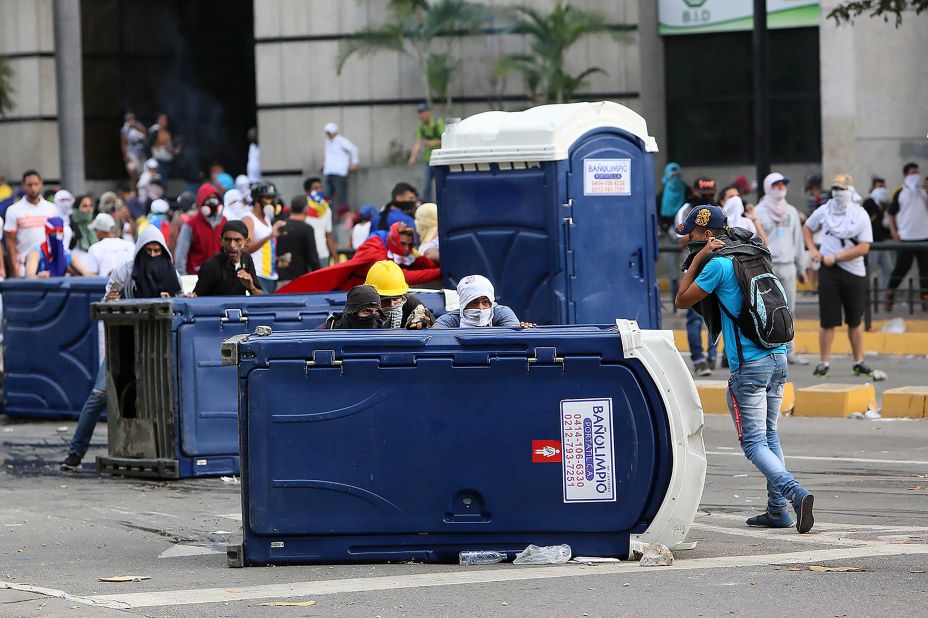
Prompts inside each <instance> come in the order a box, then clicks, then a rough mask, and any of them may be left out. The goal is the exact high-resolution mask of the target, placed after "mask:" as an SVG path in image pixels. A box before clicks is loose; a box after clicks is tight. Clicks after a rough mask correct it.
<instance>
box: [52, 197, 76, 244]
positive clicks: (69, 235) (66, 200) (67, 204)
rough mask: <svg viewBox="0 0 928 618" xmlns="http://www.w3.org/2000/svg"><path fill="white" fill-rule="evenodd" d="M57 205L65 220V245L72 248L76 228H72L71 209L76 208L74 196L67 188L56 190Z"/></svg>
mask: <svg viewBox="0 0 928 618" xmlns="http://www.w3.org/2000/svg"><path fill="white" fill-rule="evenodd" d="M55 207H56V208H58V215H59V216H60V217H61V219H62V221H64V246H65V247H66V248H69V249H70V248H71V240H72V239H73V238H74V230H72V229H71V210H73V209H74V196H73V195H72V194H71V192H70V191H68V190H67V189H59V190H58V191H56V192H55Z"/></svg>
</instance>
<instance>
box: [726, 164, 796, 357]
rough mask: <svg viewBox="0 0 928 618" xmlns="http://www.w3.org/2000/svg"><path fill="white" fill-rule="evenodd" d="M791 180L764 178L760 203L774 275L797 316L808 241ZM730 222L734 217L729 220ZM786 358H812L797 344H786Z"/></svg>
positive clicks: (775, 175) (760, 220)
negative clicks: (790, 196)
mask: <svg viewBox="0 0 928 618" xmlns="http://www.w3.org/2000/svg"><path fill="white" fill-rule="evenodd" d="M787 185H789V179H788V178H786V177H785V176H783V174H781V173H779V172H773V173H772V174H767V177H766V178H764V197H763V198H761V200H760V203H758V204H757V211H756V212H757V221H758V223H759V224H760V225H759V226H758V227H759V230H762V231H763V232H764V233H765V235H766V239H765V241H764V242H765V244H766V245H767V248H768V249H769V250H770V259H771V261H772V262H773V274H775V275H776V276H777V279H779V280H780V283H781V284H783V289H784V290H785V291H786V302H787V304H788V306H789V310H790V311H791V312H792V314H793V315H796V282H797V280H798V279H799V278H800V277H801V276H802V277H804V266H805V264H804V255H803V254H804V253H805V240H804V239H803V237H802V220H801V219H800V217H799V210H798V209H797V208H796V207H795V206H793V205H792V204H790V203H789V202H787V201H786V187H787ZM729 224H731V220H729ZM786 360H787V362H788V363H790V364H791V365H808V364H809V361H807V360H806V359H804V358H801V357H800V356H798V355H797V354H796V350H795V344H794V342H792V341H790V342H789V343H788V344H787V355H786Z"/></svg>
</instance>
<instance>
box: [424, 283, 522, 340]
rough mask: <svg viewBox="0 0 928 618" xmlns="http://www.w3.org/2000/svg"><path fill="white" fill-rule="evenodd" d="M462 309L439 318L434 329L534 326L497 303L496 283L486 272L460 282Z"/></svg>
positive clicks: (458, 288) (459, 298)
mask: <svg viewBox="0 0 928 618" xmlns="http://www.w3.org/2000/svg"><path fill="white" fill-rule="evenodd" d="M457 292H458V302H459V304H460V309H459V310H458V311H457V312H454V311H449V312H448V313H446V314H444V315H443V316H441V317H439V318H438V319H437V320H435V326H434V328H480V327H485V326H525V327H528V326H532V324H527V323H522V322H519V318H517V317H516V314H515V313H514V312H513V311H512V309H510V308H509V307H506V306H505V305H498V304H496V295H495V293H494V290H493V284H492V283H490V280H489V279H487V278H486V277H484V276H483V275H468V276H466V277H464V278H463V279H461V280H460V281H459V282H458V285H457Z"/></svg>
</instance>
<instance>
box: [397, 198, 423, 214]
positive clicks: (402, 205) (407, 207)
mask: <svg viewBox="0 0 928 618" xmlns="http://www.w3.org/2000/svg"><path fill="white" fill-rule="evenodd" d="M417 203H418V202H416V201H415V200H412V201H409V202H393V205H394V206H396V207H397V208H399V209H400V210H402V211H403V212H410V211H412V210H415V209H416V204H417Z"/></svg>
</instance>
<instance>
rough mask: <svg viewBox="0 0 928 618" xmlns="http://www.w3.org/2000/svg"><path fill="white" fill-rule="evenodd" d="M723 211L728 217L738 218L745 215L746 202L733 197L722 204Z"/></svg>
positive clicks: (736, 196) (735, 196) (738, 197)
mask: <svg viewBox="0 0 928 618" xmlns="http://www.w3.org/2000/svg"><path fill="white" fill-rule="evenodd" d="M722 210H724V211H725V215H726V216H728V217H738V216H740V215H743V214H744V201H743V200H742V199H741V197H740V196H738V195H733V196H731V197H730V198H728V199H727V200H725V203H724V204H722Z"/></svg>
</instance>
